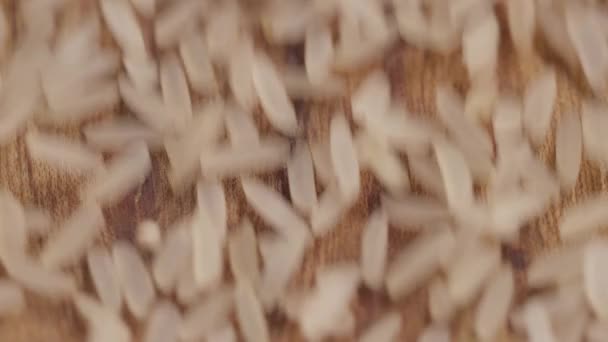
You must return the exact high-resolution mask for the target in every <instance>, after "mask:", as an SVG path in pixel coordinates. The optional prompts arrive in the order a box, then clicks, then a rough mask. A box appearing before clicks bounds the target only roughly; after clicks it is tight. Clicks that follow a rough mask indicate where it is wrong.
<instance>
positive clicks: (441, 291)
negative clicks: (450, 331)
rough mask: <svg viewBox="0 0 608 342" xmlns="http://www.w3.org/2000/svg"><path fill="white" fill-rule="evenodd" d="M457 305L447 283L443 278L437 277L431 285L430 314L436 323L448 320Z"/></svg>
mask: <svg viewBox="0 0 608 342" xmlns="http://www.w3.org/2000/svg"><path fill="white" fill-rule="evenodd" d="M455 311H456V307H455V306H454V303H453V302H452V298H451V297H450V293H449V292H448V287H447V284H446V283H445V280H443V279H442V278H437V279H435V280H433V281H432V282H431V284H430V285H429V314H430V315H431V319H432V320H433V322H435V323H445V322H448V321H449V320H450V319H451V318H452V316H453V315H454V312H455Z"/></svg>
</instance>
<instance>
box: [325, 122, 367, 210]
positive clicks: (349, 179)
mask: <svg viewBox="0 0 608 342" xmlns="http://www.w3.org/2000/svg"><path fill="white" fill-rule="evenodd" d="M329 130H330V133H329V147H330V154H331V161H332V166H333V169H334V172H335V176H336V183H337V185H338V190H339V191H340V194H341V196H342V198H344V200H345V201H346V202H348V203H352V202H354V201H355V200H356V199H357V197H358V196H359V190H360V189H361V176H360V174H359V162H358V160H357V151H356V149H355V144H354V142H353V136H352V133H351V130H350V126H349V124H348V121H347V120H346V117H345V116H344V115H343V114H341V113H338V114H335V115H334V116H333V117H332V119H331V123H330V128H329Z"/></svg>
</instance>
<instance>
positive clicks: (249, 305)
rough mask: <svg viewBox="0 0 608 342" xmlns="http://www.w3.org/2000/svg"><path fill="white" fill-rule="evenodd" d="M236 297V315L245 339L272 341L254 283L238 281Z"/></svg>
mask: <svg viewBox="0 0 608 342" xmlns="http://www.w3.org/2000/svg"><path fill="white" fill-rule="evenodd" d="M234 297H235V305H236V317H237V321H238V323H239V327H240V328H241V334H242V335H243V338H244V339H245V341H247V342H265V341H270V333H269V331H268V323H267V322H266V317H265V316H264V311H263V310H262V305H261V304H260V301H259V299H258V298H257V297H256V294H255V290H254V289H253V287H252V285H251V284H250V283H248V282H241V283H238V284H237V285H236V290H235V294H234Z"/></svg>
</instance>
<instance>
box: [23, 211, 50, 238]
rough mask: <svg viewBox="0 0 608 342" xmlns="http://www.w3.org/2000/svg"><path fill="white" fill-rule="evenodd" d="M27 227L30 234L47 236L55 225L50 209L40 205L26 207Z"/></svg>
mask: <svg viewBox="0 0 608 342" xmlns="http://www.w3.org/2000/svg"><path fill="white" fill-rule="evenodd" d="M24 214H25V227H26V229H27V232H28V235H30V236H32V235H33V236H45V235H46V234H47V233H48V232H49V230H50V229H51V227H52V226H53V224H54V222H53V217H52V216H51V213H50V211H48V210H47V209H43V208H38V207H26V208H24Z"/></svg>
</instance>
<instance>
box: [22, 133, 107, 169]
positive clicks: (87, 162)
mask: <svg viewBox="0 0 608 342" xmlns="http://www.w3.org/2000/svg"><path fill="white" fill-rule="evenodd" d="M25 144H26V146H27V150H28V153H29V155H30V157H31V158H32V159H34V160H38V161H41V162H44V163H46V164H48V165H50V166H52V167H56V168H59V169H61V170H66V171H78V172H88V171H94V170H96V169H99V168H101V167H103V159H102V157H101V154H99V153H95V152H94V151H92V150H91V149H89V148H87V147H86V146H84V145H82V144H80V143H79V142H77V141H71V140H69V139H66V138H64V137H62V136H58V135H51V134H46V133H42V132H36V131H33V130H30V131H29V132H28V133H27V134H26V136H25Z"/></svg>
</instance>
